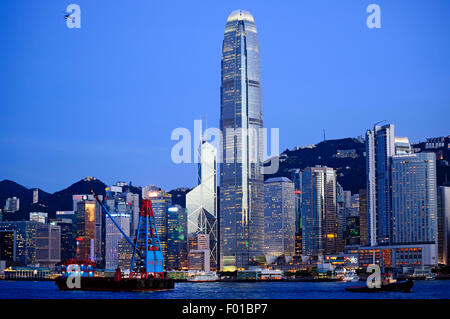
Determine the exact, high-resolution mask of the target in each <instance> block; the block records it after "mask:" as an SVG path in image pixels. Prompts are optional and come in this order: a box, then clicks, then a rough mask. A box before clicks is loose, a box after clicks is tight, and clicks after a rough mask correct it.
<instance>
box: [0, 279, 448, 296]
mask: <svg viewBox="0 0 450 319" xmlns="http://www.w3.org/2000/svg"><path fill="white" fill-rule="evenodd" d="M362 284H364V282H357V283H355V282H288V281H284V282H258V283H242V282H240V283H236V282H228V283H227V282H205V283H189V282H180V283H176V284H175V289H173V290H169V291H148V292H106V291H95V292H88V291H61V290H59V289H58V288H57V287H56V285H55V283H54V282H53V281H5V280H0V299H450V280H432V281H415V282H414V287H413V289H412V291H411V292H409V293H402V292H379V293H352V292H346V291H345V287H348V286H355V285H362Z"/></svg>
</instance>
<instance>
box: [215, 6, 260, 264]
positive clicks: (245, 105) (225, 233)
mask: <svg viewBox="0 0 450 319" xmlns="http://www.w3.org/2000/svg"><path fill="white" fill-rule="evenodd" d="M221 69H222V81H221V111H220V129H221V131H222V135H223V138H222V153H221V155H222V161H221V165H220V241H219V242H220V249H219V250H220V269H222V270H235V269H245V268H248V267H249V265H251V264H257V263H260V262H262V263H263V262H264V253H263V246H264V207H263V198H264V184H263V176H262V173H261V166H262V165H261V163H260V160H261V159H262V152H263V139H262V136H261V134H260V133H261V132H260V129H261V128H262V127H263V119H262V106H261V77H260V59H259V47H258V35H257V30H256V26H255V21H254V19H253V16H252V15H251V14H250V13H249V12H247V11H244V10H237V11H233V12H232V13H231V14H230V15H229V17H228V19H227V22H226V26H225V35H224V40H223V47H222V66H221ZM247 133H248V134H247Z"/></svg>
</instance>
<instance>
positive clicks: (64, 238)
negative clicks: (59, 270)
mask: <svg viewBox="0 0 450 319" xmlns="http://www.w3.org/2000/svg"><path fill="white" fill-rule="evenodd" d="M50 225H54V226H59V228H60V229H61V261H67V260H70V259H72V258H75V257H76V241H75V235H76V229H75V227H74V225H73V220H72V219H71V218H55V219H52V220H51V221H50Z"/></svg>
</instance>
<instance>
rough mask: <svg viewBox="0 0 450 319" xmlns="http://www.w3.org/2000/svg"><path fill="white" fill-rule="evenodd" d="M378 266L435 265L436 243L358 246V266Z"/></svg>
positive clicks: (416, 266)
mask: <svg viewBox="0 0 450 319" xmlns="http://www.w3.org/2000/svg"><path fill="white" fill-rule="evenodd" d="M373 249H375V263H376V264H377V265H380V267H383V266H384V267H389V268H401V267H415V268H418V267H423V266H431V267H434V266H436V265H437V249H436V244H416V245H392V246H375V247H372V246H365V247H364V246H361V247H359V249H358V251H359V266H360V267H367V266H368V265H370V264H372V263H373Z"/></svg>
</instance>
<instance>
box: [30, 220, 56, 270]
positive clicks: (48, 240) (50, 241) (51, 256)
mask: <svg viewBox="0 0 450 319" xmlns="http://www.w3.org/2000/svg"><path fill="white" fill-rule="evenodd" d="M60 261H61V228H60V227H59V226H54V225H46V224H40V225H38V226H37V228H36V262H37V263H39V265H40V266H43V267H49V268H53V267H54V266H55V265H56V264H57V263H59V262H60Z"/></svg>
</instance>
